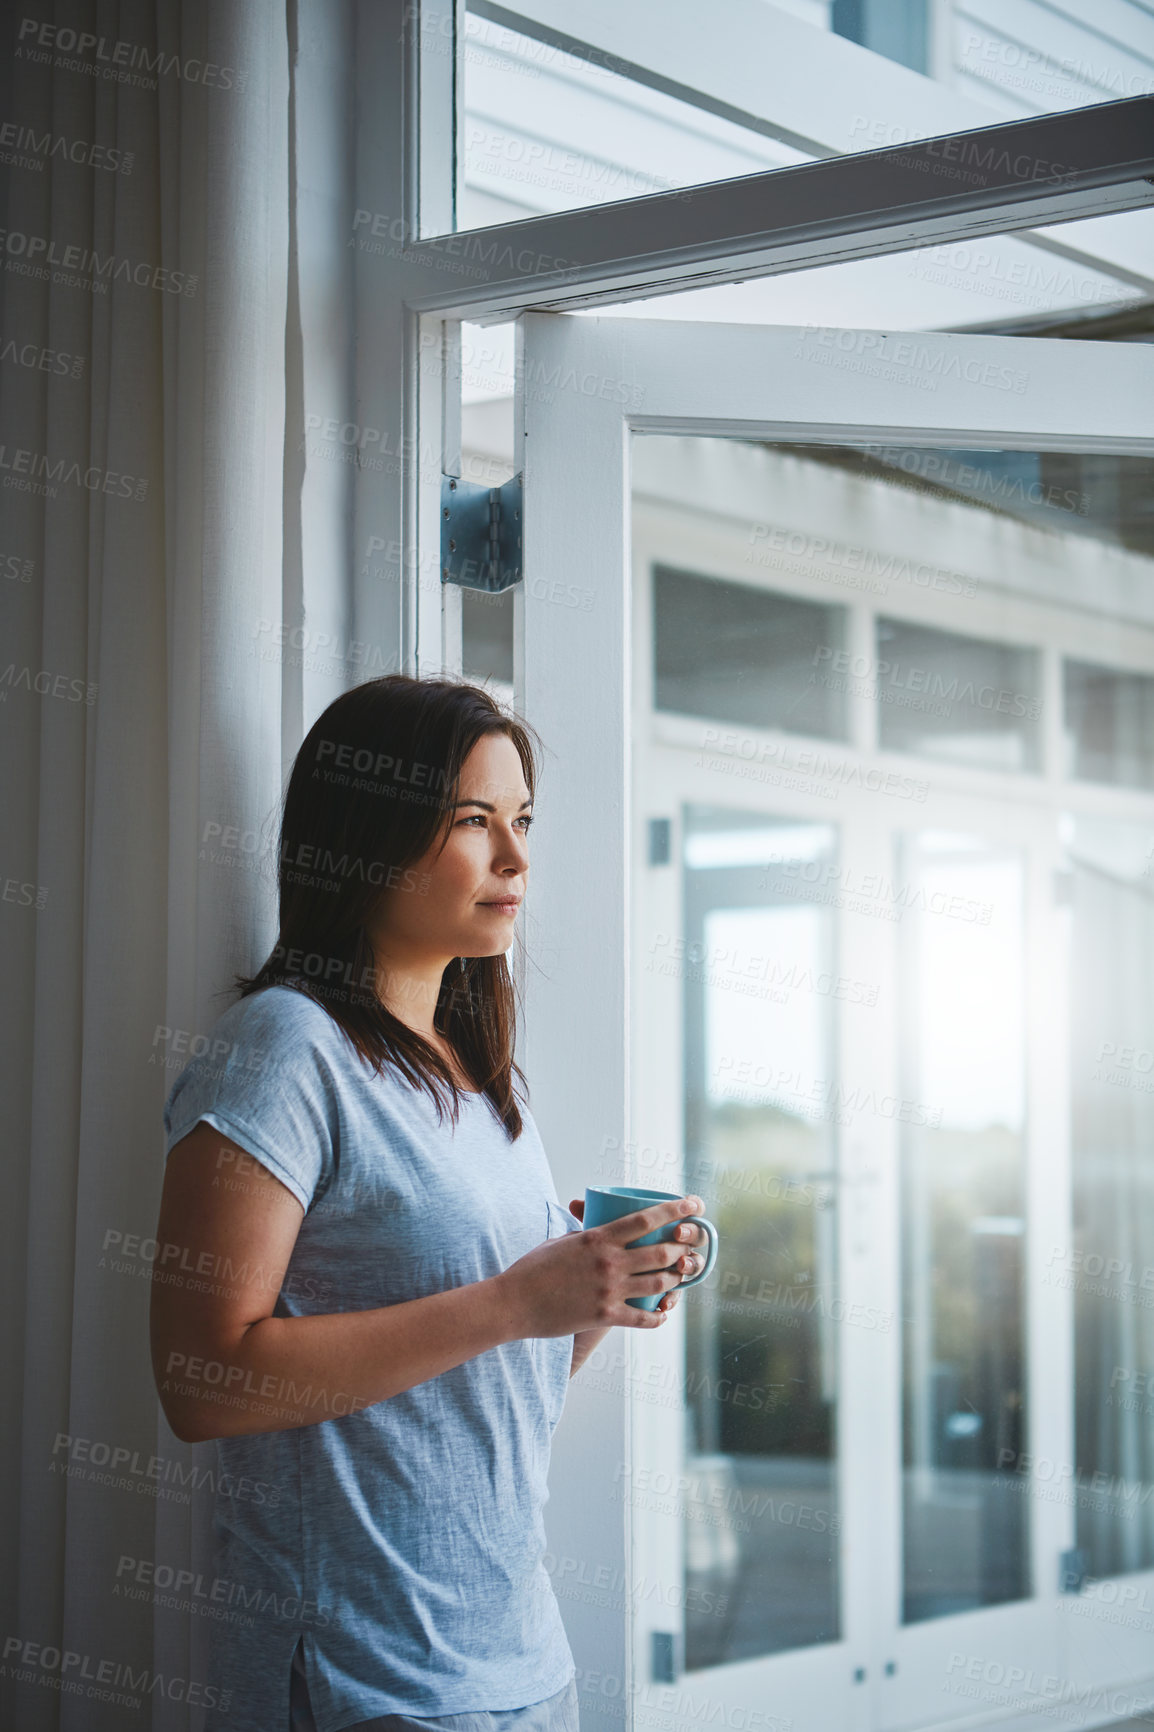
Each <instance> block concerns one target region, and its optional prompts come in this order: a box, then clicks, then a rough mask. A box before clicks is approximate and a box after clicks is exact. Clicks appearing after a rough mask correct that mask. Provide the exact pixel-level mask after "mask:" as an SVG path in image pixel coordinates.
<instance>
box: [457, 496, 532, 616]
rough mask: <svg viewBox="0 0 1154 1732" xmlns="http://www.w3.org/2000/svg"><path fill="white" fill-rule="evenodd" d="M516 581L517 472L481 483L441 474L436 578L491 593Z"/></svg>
mask: <svg viewBox="0 0 1154 1732" xmlns="http://www.w3.org/2000/svg"><path fill="white" fill-rule="evenodd" d="M520 581H521V477H520V476H519V475H514V477H513V479H512V480H511V481H506V482H505V485H504V486H503V487H483V486H480V485H479V484H478V483H477V482H475V481H462V480H460V478H459V477H458V476H456V475H442V477H441V582H442V583H456V584H459V585H460V587H461V588H462V589H484V590H488V591H489V593H490V594H491V595H495V594H498V593H499V592H500V591H501V590H503V589H509V588H510V587H511V586H512V585H513V584H515V583H520Z"/></svg>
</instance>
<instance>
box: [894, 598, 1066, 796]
mask: <svg viewBox="0 0 1154 1732" xmlns="http://www.w3.org/2000/svg"><path fill="white" fill-rule="evenodd" d="M876 631H877V673H876V688H877V689H876V698H877V704H878V743H879V745H881V746H883V747H885V748H886V749H887V750H889V751H891V752H916V753H917V754H918V756H919V757H923V758H939V759H944V760H946V761H947V762H949V763H951V764H973V765H975V766H976V767H979V768H981V769H988V770H1036V769H1037V768H1038V764H1039V739H1038V718H1039V716H1040V715H1041V712H1042V704H1041V695H1040V694H1041V669H1040V665H1039V657H1038V654H1037V652H1036V651H1035V650H1032V649H1017V648H1015V647H1014V646H1013V645H1011V644H1003V643H991V642H990V641H989V640H988V639H985V638H972V637H959V636H958V635H957V633H956V632H949V631H936V630H934V629H933V628H931V627H930V626H924V625H915V624H913V623H911V622H910V621H908V620H900V619H885V618H881V619H879V620H878V621H877V626H876Z"/></svg>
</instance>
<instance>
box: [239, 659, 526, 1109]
mask: <svg viewBox="0 0 1154 1732" xmlns="http://www.w3.org/2000/svg"><path fill="white" fill-rule="evenodd" d="M496 733H501V734H506V735H507V736H508V737H509V739H511V740H512V742H513V744H514V746H515V747H516V748H517V755H518V756H519V758H520V760H521V768H522V771H523V773H524V776H525V782H526V785H527V787H528V789H529V793H530V795H531V796H532V795H533V794H534V793H535V792H536V781H537V762H536V757H535V755H534V744H535V742H536V736H535V735H534V734H533V732H532V730H531V729H530V728H529V727H528V726H527V725H526V724H525V723H524V722H522V721H521V720H520V719H519V718H515V717H512V716H510V715H507V714H506V712H505V711H503V710H502V709H500V708H499V706H498V705H497V704H496V703H495V702H494V700H493V699H492V698H491V697H490V696H489V694H488V692H486V691H483V690H481V688H480V687H478V686H473V685H468V684H466V683H465V682H464V681H461V680H452V679H443V678H441V679H410V678H408V677H407V676H406V675H404V674H390V675H389V676H387V677H386V678H384V679H377V680H366V682H365V683H364V685H359V686H354V687H353V688H352V690H351V691H347V692H345V693H343V694H342V696H341V697H339V698H337V699H336V700H335V701H334V702H333V703H331V704H330V705H329V707H328V709H327V710H325V711H324V712H323V714H322V715H320V716H319V717H318V718H317V720H316V721H315V722H314V723H313V726H312V728H311V729H310V730H309V733H308V735H307V736H306V738H305V740H304V743H303V745H302V746H301V748H300V751H299V752H298V753H297V755H296V761H295V762H294V764H293V768H292V774H291V775H290V777H289V783H288V789H287V792H286V794H285V801H284V811H283V815H282V820H281V830H280V848H279V856H278V861H277V886H278V896H279V907H280V919H279V928H280V930H279V932H278V935H277V941H276V944H275V945H274V947H273V949H272V951H271V953H270V954H269V956H268V958H267V960H266V961H265V962H264V964H263V965H262V967H261V968H259V969H258V970H257V972H256V973H255V974H254V975H251V976H244V975H238V976H237V986H238V987H239V989H240V995H241V997H247V995H248V994H249V993H252V992H259V991H260V990H261V988H262V987H266V986H276V985H291V986H294V987H295V988H297V990H299V991H301V992H304V993H306V994H307V995H308V996H309V997H310V998H313V999H315V1000H316V1001H317V1003H318V1004H321V1005H323V1006H324V1008H325V1010H327V1011H328V1013H329V1015H330V1016H331V1017H332V1018H333V1020H334V1021H335V1022H336V1023H338V1024H339V1026H340V1027H341V1029H343V1031H344V1033H345V1034H346V1035H347V1037H348V1039H349V1040H350V1041H351V1042H352V1044H353V1046H354V1047H355V1049H356V1051H357V1052H358V1053H359V1054H360V1056H361V1058H362V1059H364V1060H365V1062H366V1063H368V1064H370V1065H371V1066H372V1067H373V1069H374V1070H375V1071H376V1072H377V1073H378V1074H383V1073H384V1070H385V1067H386V1065H393V1066H395V1068H396V1069H397V1070H398V1071H399V1072H400V1073H401V1075H402V1076H403V1077H404V1078H405V1079H406V1081H407V1082H409V1083H410V1084H411V1085H412V1086H413V1087H415V1088H423V1089H425V1090H427V1092H428V1093H429V1094H430V1095H432V1097H433V1100H434V1101H435V1103H436V1106H437V1116H438V1118H441V1117H442V1115H443V1111H444V1109H445V1107H446V1106H448V1108H449V1111H450V1114H451V1117H452V1120H453V1123H454V1124H455V1123H456V1120H457V1114H458V1110H459V1107H460V1095H459V1091H458V1089H457V1087H456V1085H455V1084H454V1082H453V1078H452V1076H451V1075H450V1073H449V1070H448V1067H447V1066H446V1064H445V1062H444V1060H443V1059H442V1058H441V1055H440V1054H439V1053H438V1052H437V1051H436V1049H435V1048H434V1047H433V1046H431V1045H430V1044H429V1042H428V1041H427V1040H425V1039H423V1037H422V1036H421V1035H419V1034H416V1033H415V1032H414V1031H413V1030H412V1029H411V1028H409V1027H408V1026H407V1025H406V1024H405V1023H403V1022H401V1021H400V1019H399V1018H398V1017H396V1016H394V1015H393V1014H392V1013H391V1012H390V1011H389V1010H387V1009H386V1008H385V1006H384V1005H383V1004H382V1003H381V1001H380V999H379V998H378V997H377V994H376V990H375V986H374V958H373V952H372V948H371V946H370V944H369V941H368V938H367V936H366V934H365V922H366V920H367V919H368V917H369V915H370V914H371V913H372V911H373V909H374V908H375V907H376V905H377V903H378V901H379V900H380V897H381V895H382V894H383V893H384V892H385V891H386V890H389V889H400V890H402V891H407V892H411V893H412V894H414V895H419V894H421V892H422V890H423V888H424V886H423V884H422V883H421V882H420V875H419V874H418V873H417V872H416V871H414V870H413V868H414V865H415V863H416V862H417V861H418V860H420V859H421V858H422V857H423V856H424V855H425V854H426V853H427V852H428V851H429V849H430V848H432V847H434V846H435V845H436V844H437V842H438V841H439V842H440V843H441V846H444V843H445V841H446V839H447V837H448V835H449V831H450V828H451V825H452V821H453V802H454V800H455V799H456V798H457V791H458V787H459V783H460V776H461V766H462V765H463V763H464V761H465V759H466V757H467V756H468V754H469V752H470V751H471V750H472V748H473V747H474V746H475V745H476V743H477V741H478V740H480V739H481V738H482V737H483V736H484V735H486V734H496ZM433 1026H434V1028H435V1029H436V1030H437V1032H438V1033H439V1034H441V1035H443V1036H444V1038H445V1039H446V1040H447V1041H448V1042H449V1044H450V1045H451V1046H452V1048H453V1050H454V1051H455V1052H456V1053H457V1055H458V1057H459V1059H460V1062H461V1064H462V1066H463V1067H464V1070H465V1072H466V1074H467V1075H468V1077H469V1078H470V1080H471V1081H472V1082H474V1083H475V1084H476V1086H477V1087H478V1088H479V1089H480V1090H481V1091H482V1092H483V1093H484V1094H486V1095H487V1096H488V1098H489V1099H490V1100H491V1101H492V1103H493V1105H494V1107H495V1108H496V1110H497V1112H498V1114H499V1115H500V1117H501V1120H502V1122H503V1123H504V1125H505V1128H506V1130H507V1131H508V1133H509V1137H510V1139H511V1140H513V1139H516V1138H517V1137H519V1136H520V1134H521V1128H522V1121H521V1114H520V1112H519V1110H518V1106H517V1099H516V1096H515V1094H514V1085H513V1078H514V1076H516V1078H517V1080H518V1082H519V1084H520V1094H521V1098H522V1100H524V1099H525V1098H526V1096H527V1088H526V1084H525V1077H524V1075H523V1073H522V1071H521V1070H520V1068H519V1066H518V1065H517V1064H516V1063H515V1062H514V1059H513V1038H514V1032H515V1027H516V999H515V994H514V989H513V981H512V978H511V975H510V972H509V967H508V963H507V962H506V959H505V957H504V956H503V955H498V956H474V957H468V956H466V957H457V958H454V960H453V961H452V962H451V963H450V964H449V966H448V967H447V968H446V970H445V973H444V976H443V978H442V981H441V989H440V993H439V995H438V999H437V1005H436V1008H435V1011H434V1014H433Z"/></svg>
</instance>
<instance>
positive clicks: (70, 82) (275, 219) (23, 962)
mask: <svg viewBox="0 0 1154 1732" xmlns="http://www.w3.org/2000/svg"><path fill="white" fill-rule="evenodd" d="M33 14H34V15H35V16H34V18H33ZM357 16H358V8H357V6H356V5H354V4H352V3H351V0H350V3H349V4H345V3H344V0H341V3H340V4H337V5H333V4H327V5H326V4H324V3H323V0H312V3H310V0H299V4H298V3H296V0H243V3H242V0H42V3H41V4H39V5H37V6H36V7H31V6H24V5H21V6H20V7H9V8H8V9H7V16H6V18H5V21H4V24H3V45H4V57H5V59H6V60H7V61H8V69H7V73H6V74H5V75H4V76H7V77H8V78H9V80H10V87H9V88H8V89H7V90H6V91H4V92H3V100H2V101H0V115H2V116H3V117H4V118H9V117H11V118H12V119H14V120H15V121H16V122H17V123H18V125H19V128H20V129H21V131H20V142H19V143H18V145H17V146H16V147H15V148H14V149H13V150H12V151H10V152H9V154H8V160H7V161H6V162H5V163H3V164H0V178H2V184H3V194H4V201H5V208H4V214H3V219H2V220H3V228H4V236H3V240H2V242H0V297H2V302H0V305H2V314H0V342H2V344H3V348H2V350H0V393H2V395H0V444H2V447H3V449H2V452H0V465H2V467H0V519H2V529H0V571H2V573H3V575H2V577H0V585H2V608H3V631H2V648H0V762H2V766H3V772H2V773H3V789H4V795H3V809H4V814H5V818H4V825H3V843H2V849H0V944H2V945H3V978H4V986H5V1006H6V1008H5V1025H4V1038H3V1041H2V1042H0V1055H2V1057H0V1062H2V1064H3V1067H4V1073H5V1074H4V1085H3V1099H4V1120H5V1126H6V1130H5V1136H4V1143H5V1162H4V1174H5V1181H6V1182H5V1191H4V1196H5V1207H4V1210H3V1234H4V1240H3V1248H2V1250H0V1283H2V1289H0V1331H2V1337H0V1351H2V1353H3V1370H4V1384H5V1390H6V1396H7V1401H6V1404H5V1405H6V1406H7V1407H8V1413H9V1416H8V1421H7V1424H6V1426H5V1430H4V1434H3V1442H2V1450H3V1454H2V1457H0V1461H2V1471H0V1510H2V1512H3V1513H2V1521H3V1529H2V1531H0V1554H2V1555H3V1557H4V1559H5V1560H6V1562H5V1566H4V1571H3V1585H2V1591H3V1594H4V1616H3V1630H2V1631H0V1647H2V1648H3V1650H4V1652H3V1654H2V1655H0V1663H2V1665H3V1668H4V1669H3V1671H2V1672H0V1724H3V1725H4V1726H11V1727H19V1728H20V1729H21V1732H41V1729H45V1728H49V1727H56V1726H58V1725H59V1726H62V1727H65V1728H83V1729H84V1732H104V1729H105V1728H108V1729H109V1732H113V1729H116V1732H119V1729H120V1728H123V1727H124V1726H128V1725H131V1726H155V1727H157V1728H168V1727H186V1726H191V1727H193V1728H195V1727H197V1726H198V1725H199V1723H200V1715H199V1714H198V1712H197V1710H196V1709H195V1708H189V1707H188V1706H187V1704H186V1701H185V1700H184V1699H185V1698H186V1697H189V1696H191V1697H192V1698H194V1699H195V1697H196V1696H197V1694H198V1692H197V1690H196V1689H192V1690H191V1691H190V1690H189V1689H188V1688H187V1684H186V1682H185V1681H189V1680H191V1681H192V1682H193V1683H194V1684H196V1683H202V1682H203V1680H204V1678H205V1667H204V1649H205V1635H206V1622H207V1621H206V1618H205V1617H203V1616H199V1615H198V1614H197V1613H195V1612H190V1611H189V1610H188V1605H187V1603H188V1602H191V1603H193V1604H194V1605H195V1604H196V1603H197V1600H196V1595H195V1592H194V1591H190V1589H189V1588H188V1587H187V1586H186V1587H185V1588H183V1589H181V1590H179V1591H178V1590H177V1588H176V1587H175V1586H168V1587H167V1591H165V1590H164V1587H163V1584H166V1583H169V1582H172V1581H175V1572H177V1571H179V1570H181V1569H192V1570H193V1571H194V1572H201V1573H202V1574H204V1575H205V1576H206V1577H207V1576H208V1575H210V1573H211V1572H210V1568H209V1539H210V1534H209V1528H208V1518H209V1512H210V1502H211V1491H210V1487H209V1484H208V1482H207V1479H206V1474H205V1470H206V1469H210V1468H214V1467H215V1446H213V1445H208V1446H201V1447H198V1448H196V1449H192V1448H189V1447H187V1446H185V1445H182V1444H179V1443H178V1442H176V1440H175V1439H174V1438H173V1437H172V1435H171V1433H170V1432H169V1431H168V1429H167V1426H166V1425H165V1423H164V1420H163V1418H162V1416H161V1415H160V1413H159V1408H158V1404H157V1400H156V1396H155V1391H154V1387H153V1383H152V1378H151V1373H150V1367H149V1357H148V1328H147V1320H148V1303H149V1293H150V1281H149V1273H150V1267H151V1264H150V1252H151V1249H152V1248H151V1247H150V1246H149V1245H148V1243H147V1241H148V1238H149V1236H150V1235H151V1233H152V1231H153V1229H154V1226H155V1222H156V1208H157V1202H158V1198H159V1194H160V1185H161V1180H162V1175H163V1158H162V1131H161V1110H162V1104H163V1101H164V1097H165V1094H166V1093H167V1090H168V1088H169V1087H170V1085H171V1082H172V1080H173V1078H174V1076H175V1075H176V1069H177V1068H178V1067H179V1066H180V1065H181V1064H182V1063H183V1062H185V1061H186V1059H187V1057H188V1053H189V1050H190V1049H193V1050H195V1046H196V1044H197V1042H198V1038H199V1037H201V1036H203V1035H204V1034H205V1033H206V1032H207V1031H208V1030H209V1029H210V1028H211V1025H212V1022H213V1020H214V1019H215V1017H216V1016H217V1015H218V1014H219V1013H220V1011H221V1010H222V1009H223V1008H224V1007H225V1005H226V1004H227V1002H228V999H227V997H225V996H222V993H223V992H224V991H225V989H227V988H228V986H229V984H230V982H231V978H232V975H233V973H234V972H235V971H237V970H238V969H243V968H245V967H247V966H250V965H251V964H252V963H254V962H255V961H256V960H257V959H258V958H259V957H261V956H262V955H263V954H264V952H265V951H266V950H267V947H268V945H269V943H270V942H271V937H272V934H273V931H274V926H273V911H274V904H273V898H272V883H271V879H270V876H269V873H268V870H267V859H266V858H265V857H262V854H261V851H260V850H261V847H262V846H263V845H264V844H265V843H266V842H267V840H268V838H269V837H270V835H271V830H272V825H273V823H274V821H275V815H276V809H277V805H278V802H279V799H280V795H281V791H282V786H283V778H284V774H285V770H286V767H287V764H288V762H289V761H290V759H291V757H292V754H293V752H294V750H295V748H296V745H297V743H298V742H299V739H300V737H301V731H302V727H305V726H307V725H308V724H309V723H310V722H311V720H312V718H313V716H315V714H316V713H317V711H318V710H319V709H320V708H321V707H322V706H323V703H324V702H326V701H327V700H328V698H329V697H331V696H333V695H335V694H336V692H337V691H339V690H340V689H342V688H343V686H344V685H346V684H348V683H353V682H354V681H355V680H356V679H358V678H363V677H364V672H363V670H361V671H358V667H357V665H356V664H355V663H353V662H350V661H349V659H348V658H347V656H346V655H345V654H344V653H343V651H342V648H341V645H342V644H345V645H347V644H348V642H349V639H350V636H351V635H353V634H355V633H356V632H357V631H358V629H359V630H360V632H361V636H362V639H364V638H365V636H366V625H365V622H364V620H363V617H362V613H363V610H362V613H359V612H358V608H357V601H356V595H355V579H354V577H353V575H352V571H351V559H350V557H349V555H350V532H349V528H348V525H349V522H350V520H351V510H350V503H351V500H352V489H353V485H354V483H353V479H352V477H351V476H350V474H349V471H348V469H347V467H343V468H342V467H341V466H340V465H336V464H333V463H331V462H330V463H324V462H320V461H318V462H316V463H313V462H311V461H310V460H309V458H308V455H307V448H306V441H305V435H306V425H305V416H306V404H312V403H314V402H321V401H323V403H324V405H325V409H326V412H327V413H332V412H333V411H334V410H335V409H339V408H341V407H342V406H343V405H345V404H346V402H351V398H347V396H346V394H347V393H349V392H351V390H352V385H351V381H352V380H353V379H354V378H355V376H356V366H355V336H354V331H353V315H352V312H351V311H350V308H351V307H352V306H353V304H354V298H355V297H354V296H353V294H352V292H351V290H350V287H349V284H350V282H352V281H353V276H352V271H353V267H352V266H350V265H348V264H347V263H346V262H345V257H344V253H343V251H342V250H341V249H342V248H343V246H344V244H345V239H346V235H347V231H348V219H349V215H350V213H351V209H352V199H351V197H350V196H349V193H350V189H349V187H348V186H347V185H346V184H345V177H346V170H347V165H348V164H349V163H350V162H351V161H352V159H353V156H354V152H353V149H352V144H351V127H352V119H351V114H352V109H353V104H352V102H351V101H350V99H349V89H348V86H347V83H346V81H347V80H348V79H349V78H350V77H351V73H350V71H349V68H350V66H351V65H352V64H353V61H354V59H355V54H354V40H355V35H356V27H357ZM29 18H32V22H33V27H29V24H28V22H27V20H28V19H29ZM158 51H160V52H161V54H162V60H161V62H160V64H159V65H157V62H156V56H157V53H158ZM60 140H63V141H64V144H63V145H61V144H60V143H59V141H60ZM117 153H119V155H117ZM376 599H377V607H378V615H377V618H376V620H374V621H370V622H368V627H367V635H368V637H369V638H370V640H371V641H372V642H373V643H374V644H375V645H376V646H377V651H378V653H377V656H376V664H377V665H376V666H375V668H374V669H373V671H376V672H382V671H386V668H387V665H388V662H389V659H390V656H389V652H390V651H391V652H392V654H393V656H394V657H395V651H396V640H395V634H394V636H393V640H392V642H391V643H390V641H389V639H390V633H391V632H392V630H393V626H392V621H393V618H394V616H395V615H396V613H397V608H396V590H395V587H394V589H393V590H392V591H391V592H388V593H386V592H385V591H384V590H381V591H380V594H379V595H378V597H377V598H376ZM322 628H325V629H322ZM342 634H343V635H342ZM382 645H383V650H382ZM310 652H311V653H310ZM393 665H395V660H394V663H393ZM192 1469H195V1472H196V1479H195V1481H194V1482H193V1484H191V1485H190V1484H189V1474H190V1471H191V1470H192ZM198 1487H199V1489H197V1488H198ZM126 1560H129V1561H127V1562H126ZM170 1570H171V1571H172V1572H173V1576H172V1577H170V1576H169V1574H168V1572H169V1571H170ZM150 1581H151V1583H152V1584H153V1585H155V1586H156V1596H155V1602H154V1593H153V1586H152V1585H149V1583H150ZM166 1601H168V1602H170V1603H165V1602H166ZM14 1638H19V1642H18V1643H16V1644H15V1646H14ZM24 1644H31V1645H32V1646H31V1647H26V1646H25V1645H24ZM64 1652H67V1653H68V1654H69V1655H70V1656H71V1655H76V1656H78V1657H79V1658H78V1660H76V1661H72V1660H71V1659H70V1661H69V1664H68V1666H67V1667H66V1668H64V1669H63V1671H62V1667H63V1662H62V1661H61V1660H59V1659H57V1660H56V1661H55V1662H53V1655H54V1654H60V1653H64ZM101 1662H112V1669H111V1675H112V1677H113V1678H114V1679H122V1678H123V1676H124V1672H123V1669H124V1668H131V1670H132V1672H133V1673H134V1675H135V1679H134V1682H133V1683H128V1684H121V1686H120V1687H121V1688H122V1689H123V1691H124V1693H125V1694H126V1695H128V1696H134V1697H136V1698H138V1699H142V1700H145V1699H146V1706H145V1707H143V1708H142V1709H141V1710H140V1711H139V1712H137V1711H135V1710H132V1709H130V1708H128V1707H127V1706H126V1705H125V1704H123V1703H120V1704H117V1703H115V1702H105V1701H101V1700H99V1699H98V1698H96V1697H95V1696H91V1695H89V1694H88V1693H87V1690H88V1685H89V1683H90V1682H91V1681H92V1680H93V1679H94V1678H95V1677H96V1676H97V1675H100V1676H102V1677H103V1678H104V1679H105V1680H107V1679H108V1677H109V1675H110V1671H109V1667H108V1666H107V1665H105V1667H104V1671H103V1673H102V1674H99V1668H100V1663H101ZM144 1673H146V1674H147V1683H146V1684H145V1686H144V1688H143V1689H142V1688H141V1687H140V1680H141V1676H142V1674H144ZM158 1675H159V1678H158ZM106 1687H110V1688H115V1687H116V1685H115V1684H113V1685H111V1686H106Z"/></svg>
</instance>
